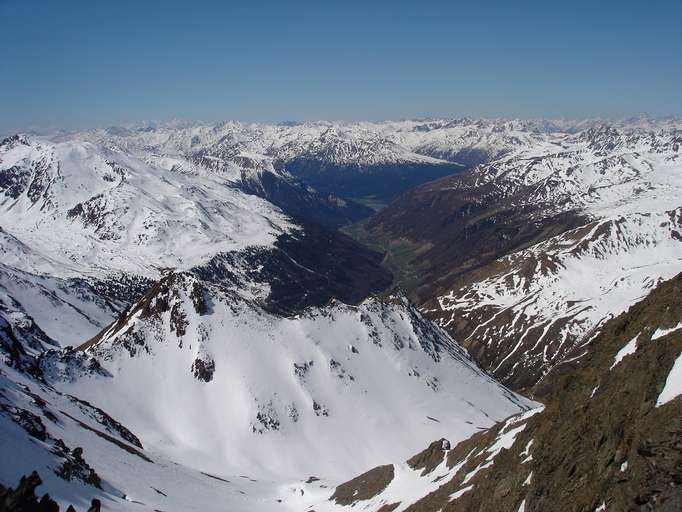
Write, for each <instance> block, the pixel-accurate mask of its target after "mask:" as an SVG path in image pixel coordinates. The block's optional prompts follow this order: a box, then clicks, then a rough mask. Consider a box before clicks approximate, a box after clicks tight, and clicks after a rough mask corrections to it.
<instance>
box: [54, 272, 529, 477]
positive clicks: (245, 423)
mask: <svg viewBox="0 0 682 512" xmlns="http://www.w3.org/2000/svg"><path fill="white" fill-rule="evenodd" d="M87 347H88V348H87V349H86V352H87V354H88V355H90V356H92V357H94V358H96V359H97V360H98V361H99V362H100V363H101V365H102V367H103V368H104V369H105V371H106V373H107V376H102V375H100V374H99V373H96V374H93V375H86V376H83V377H78V378H72V376H71V375H70V373H69V369H68V368H66V369H65V368H63V367H62V365H61V363H60V362H59V361H55V362H54V364H55V366H51V364H50V361H48V362H47V363H46V365H45V369H46V371H47V373H48V375H52V376H54V378H55V381H56V384H55V385H56V386H57V387H58V388H59V389H60V390H62V391H65V392H68V393H69V394H75V395H77V396H79V397H82V398H84V399H86V400H88V401H90V402H92V403H94V404H96V405H98V406H99V407H102V408H103V409H105V410H106V411H108V412H109V413H110V414H113V415H114V416H115V417H117V418H119V419H120V420H121V421H123V422H124V423H125V424H126V425H127V426H128V427H129V428H131V429H133V430H134V431H135V432H136V433H137V434H138V435H139V436H140V438H141V439H142V440H143V442H144V443H145V444H146V445H148V446H150V447H153V449H155V450H157V451H160V452H163V453H165V454H166V455H168V456H170V457H172V458H173V459H174V460H177V461H180V462H182V463H184V464H185V465H188V466H190V467H193V468H195V469H200V470H202V471H208V472H217V473H220V474H231V473H234V472H240V471H241V472H245V473H247V474H256V475H260V476H262V477H263V476H267V477H269V478H279V479H282V478H284V477H287V478H302V477H305V476H308V475H311V474H314V475H317V476H323V477H327V478H338V477H341V476H348V475H351V474H353V473H354V472H356V471H358V470H363V469H367V468H369V467H371V466H372V465H373V464H375V463H377V462H378V461H380V460H382V458H385V457H386V456H387V455H389V454H395V453H398V454H403V455H406V454H409V453H410V451H411V450H414V449H415V448H416V447H417V446H419V444H420V442H423V440H424V439H430V438H432V437H433V436H439V435H441V434H442V433H444V432H445V431H447V432H449V433H450V435H455V436H459V437H461V438H463V437H466V436H468V435H469V434H471V433H472V432H473V431H474V430H475V429H476V428H478V427H485V426H489V425H490V424H491V423H492V422H494V421H497V420H500V419H502V418H504V417H506V416H508V415H510V414H512V413H514V412H517V411H518V410H519V409H520V408H523V407H526V406H527V402H525V401H524V400H523V399H521V398H519V397H518V396H515V395H513V394H511V393H510V392H509V391H507V390H506V389H505V388H503V387H501V386H500V385H499V384H497V383H496V382H495V381H493V380H492V379H490V378H489V377H488V376H487V375H485V374H484V373H483V372H481V371H480V370H479V369H478V368H477V367H476V365H475V364H474V363H473V362H472V361H471V360H470V359H469V357H468V356H467V355H466V353H465V352H464V351H463V350H462V349H461V348H460V347H459V346H457V345H456V344H455V343H454V342H453V341H452V340H451V339H450V338H449V337H448V336H447V335H446V334H445V333H444V332H442V331H441V330H439V329H437V328H435V327H434V326H433V325H432V324H430V323H429V322H428V321H426V320H425V319H423V317H421V315H419V313H418V312H417V311H416V310H415V309H414V308H413V307H411V306H410V305H409V304H408V303H407V302H406V300H405V299H402V298H395V299H394V301H393V302H392V303H384V302H380V301H378V300H377V299H369V300H367V301H365V302H364V303H362V304H361V305H360V306H357V307H355V306H347V305H344V304H340V303H338V304H332V305H330V306H328V307H326V308H322V309H315V308H313V309H309V310H307V311H306V312H305V313H304V314H302V315H298V316H295V317H292V318H283V317H279V316H275V315H272V314H268V313H266V312H265V311H263V310H261V309H260V308H258V307H257V306H256V305H255V304H254V303H253V302H252V301H249V300H246V299H243V298H242V297H240V296H239V295H238V294H237V293H235V292H233V291H231V290H229V289H225V288H222V287H217V286H215V285H210V284H207V283H204V282H201V281H199V280H197V278H196V277H194V276H193V275H191V274H171V275H169V276H168V277H166V278H164V280H163V281H162V282H161V283H160V284H159V285H158V286H157V287H155V289H154V290H152V291H151V292H150V293H148V294H147V295H146V296H145V298H144V299H143V300H142V301H141V302H140V303H139V304H138V305H136V306H135V307H134V308H133V309H132V310H131V312H130V314H129V315H128V317H126V318H123V319H121V320H120V321H119V322H117V323H116V324H115V325H113V326H112V327H111V328H109V329H108V330H105V331H104V332H103V333H102V335H101V336H99V337H97V338H96V339H94V340H93V341H92V342H89V343H88V345H87ZM150 368H153V370H154V371H153V373H151V374H150ZM140 386H144V388H145V393H143V394H141V393H139V392H138V390H139V388H140ZM228 390H229V391H228Z"/></svg>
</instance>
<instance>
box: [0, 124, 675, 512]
mask: <svg viewBox="0 0 682 512" xmlns="http://www.w3.org/2000/svg"><path fill="white" fill-rule="evenodd" d="M680 133H681V132H680V126H679V122H677V121H676V120H664V121H655V120H651V119H648V118H638V119H636V120H629V121H627V122H619V123H610V124H604V123H603V122H600V121H590V120H587V121H580V122H570V121H507V120H470V119H461V120H417V121H400V122H383V123H328V122H318V123H302V124H283V125H267V124H242V123H235V122H228V123H219V124H214V125H208V124H201V123H169V124H158V125H155V124H150V125H145V126H137V127H135V126H132V127H126V128H114V129H105V130H93V131H88V132H81V133H77V134H73V133H70V134H67V133H62V134H60V135H59V136H55V137H51V138H41V137H35V136H22V135H19V136H15V137H10V138H9V139H5V140H4V141H3V142H2V143H0V255H1V256H2V259H1V261H0V361H1V362H0V432H1V433H2V436H0V452H1V453H3V454H4V453H9V454H10V455H11V457H10V458H11V460H13V461H16V463H12V464H8V463H0V484H1V485H2V486H3V487H8V486H15V485H16V484H17V483H18V479H19V477H20V476H21V475H28V474H29V473H31V471H33V470H37V471H38V472H39V474H40V478H42V479H43V481H44V483H43V485H42V487H41V488H39V492H49V493H50V494H51V496H52V497H53V498H55V499H56V500H57V501H58V502H59V504H60V505H62V506H63V507H64V508H65V507H66V505H67V504H70V503H73V504H75V505H76V506H77V507H78V509H86V508H87V506H88V503H89V502H90V499H91V498H98V499H100V500H102V501H103V503H104V508H105V509H110V510H173V509H176V508H177V509H182V510H202V511H204V510H224V509H225V508H226V507H227V508H229V509H230V510H237V511H239V510H244V511H246V510H248V511H252V510H297V511H299V510H308V509H310V508H311V507H312V508H313V509H314V510H327V509H342V507H346V506H349V507H353V506H355V509H359V508H360V507H364V508H366V509H367V510H373V509H380V508H381V507H388V508H389V509H391V508H390V507H392V506H393V504H394V503H395V502H398V501H400V505H397V507H398V508H399V509H404V508H407V507H408V505H410V504H411V503H413V502H416V501H419V502H420V506H424V507H425V508H424V510H432V509H433V510H434V511H435V510H440V509H441V508H443V507H444V506H450V505H448V504H449V503H450V500H455V501H453V502H452V503H453V504H454V505H452V507H456V506H458V505H456V504H457V501H456V498H459V497H462V496H467V492H469V491H472V494H471V495H472V496H474V492H473V491H474V490H476V489H479V488H480V490H476V493H475V496H477V498H476V499H479V498H480V499H481V500H483V501H485V499H487V491H488V490H489V489H490V488H489V487H487V486H486V485H484V480H485V478H486V475H488V474H494V475H497V474H498V472H496V471H497V470H496V469H494V468H503V469H504V468H505V467H513V468H515V469H514V478H516V477H519V478H521V473H523V471H519V469H518V467H517V466H514V465H509V466H505V465H504V464H506V463H503V462H500V461H506V460H508V453H507V452H508V450H509V449H511V448H512V447H513V448H514V450H515V451H514V453H516V451H519V452H522V451H523V450H521V448H523V447H520V445H519V443H520V442H521V441H519V440H523V441H524V442H525V438H526V437H527V436H526V430H525V429H528V430H529V431H532V432H533V433H535V432H538V430H537V429H542V428H544V427H543V425H545V424H544V423H537V421H539V420H536V418H539V417H543V418H545V417H548V418H550V419H551V418H556V417H558V416H556V417H555V416H553V414H554V413H553V412H551V411H550V414H547V413H546V412H542V413H540V412H539V409H537V408H536V406H537V405H538V404H536V403H534V402H531V401H530V400H527V399H525V398H523V397H521V396H519V395H517V394H515V393H513V392H511V391H510V390H508V389H507V388H506V387H504V385H501V384H500V383H499V382H498V381H496V380H495V378H494V376H493V377H491V375H490V374H489V373H486V372H485V371H483V370H481V369H480V368H479V366H477V363H479V362H480V364H482V365H483V366H484V368H485V369H487V370H490V371H491V372H494V373H495V376H497V377H499V378H500V379H504V381H505V382H508V383H510V384H512V385H514V386H516V387H517V388H523V387H527V386H532V385H535V384H536V383H537V382H538V381H540V384H539V385H536V387H535V388H534V389H535V391H536V393H537V394H538V396H543V398H544V395H543V392H545V393H546V392H548V391H547V390H546V389H544V388H543V386H550V387H551V385H554V383H556V382H557V381H556V380H552V379H550V378H549V377H546V378H547V379H550V380H551V382H550V383H549V384H548V383H546V382H545V380H544V379H545V377H544V376H545V375H546V374H547V373H548V372H550V374H551V373H552V370H555V371H556V373H557V374H560V371H561V368H563V366H561V363H570V362H571V361H574V358H576V357H577V358H578V361H581V360H582V358H586V357H587V358H589V357H593V356H594V354H598V355H597V357H601V356H602V355H603V354H602V355H599V354H601V353H600V352H598V350H597V349H598V348H599V347H603V346H604V344H606V345H608V350H609V351H612V350H611V349H612V348H613V347H612V346H611V345H614V346H615V344H617V343H618V344H619V343H620V342H621V341H623V340H621V338H622V337H623V336H624V334H623V333H622V332H620V331H619V330H618V329H620V327H613V325H612V324H607V319H608V318H610V317H612V316H615V315H617V314H619V313H621V312H622V311H624V310H626V309H627V308H628V307H629V306H630V305H632V304H633V303H634V302H636V301H637V300H638V299H640V298H641V297H642V296H644V295H645V294H647V293H649V291H651V290H652V289H654V288H655V287H656V286H657V285H658V284H659V282H660V281H661V280H663V279H666V278H668V277H671V276H672V275H675V274H677V273H678V272H679V270H680V263H681V262H680V256H679V255H678V254H680V251H679V249H680V244H681V243H682V235H680V232H681V231H680V224H681V223H682V211H681V209H682V204H680V202H679V197H682V195H681V194H680V192H682V190H680V189H681V188H682V172H681V168H680V165H681V162H680V142H681V141H682V140H681V138H680ZM460 163H464V164H465V166H468V165H472V164H479V163H480V164H481V165H479V166H477V167H475V168H474V169H472V170H471V171H468V172H464V173H458V174H456V175H454V176H449V177H446V178H442V179H440V180H437V181H434V182H430V183H427V184H426V185H423V186H421V187H419V188H417V189H416V190H414V191H412V192H409V193H408V194H405V195H403V196H401V197H399V198H398V199H396V200H395V201H393V202H392V203H391V205H390V206H388V207H387V208H386V209H384V210H383V211H381V212H380V213H379V214H378V215H376V216H375V217H374V218H373V219H372V220H371V221H370V222H369V224H368V225H369V229H370V233H374V234H375V235H376V237H377V238H376V240H379V241H380V242H381V243H386V247H387V249H388V251H389V256H392V255H393V253H391V251H393V250H394V249H395V248H397V250H398V251H399V252H400V258H402V260H401V261H402V262H403V263H404V262H405V261H406V260H408V259H409V257H410V255H412V261H408V262H407V263H408V267H410V269H412V270H415V269H416V270H417V271H416V272H413V273H412V274H411V277H412V279H415V281H411V284H414V283H416V284H414V286H411V287H409V289H408V293H409V294H410V295H411V296H412V297H415V298H417V299H418V300H419V306H420V307H419V308H417V307H415V306H414V305H412V303H411V302H410V301H409V300H408V299H407V298H406V296H405V295H404V294H402V293H397V292H396V293H390V294H389V293H384V292H385V291H386V289H387V288H388V287H389V286H390V284H391V274H390V273H389V272H388V271H387V270H386V269H385V268H383V267H382V266H381V260H382V255H380V254H378V253H374V252H372V251H369V250H368V249H366V248H364V247H363V246H361V245H360V244H358V243H356V242H354V241H353V240H351V239H349V238H348V237H347V236H345V235H344V234H342V233H340V232H338V231H335V230H333V229H330V226H331V227H336V226H338V225H341V224H344V223H346V222H350V221H354V220H358V219H360V218H362V217H364V216H366V215H368V213H369V212H368V210H367V209H363V208H362V207H360V205H358V204H356V203H353V202H352V201H349V200H348V197H361V196H365V195H371V196H373V197H375V198H382V199H387V198H391V197H393V196H394V195H395V194H396V193H397V191H399V190H405V189H406V188H409V187H411V186H413V185H416V184H419V183H422V182H424V181H427V180H429V179H432V178H436V177H440V176H443V175H445V174H452V173H453V172H455V171H457V172H459V171H461V170H462V169H463V166H462V165H460ZM386 183H389V185H390V186H388V188H382V187H384V186H385V184H386ZM398 279H399V280H400V279H401V275H399V276H398ZM673 288H674V287H673ZM667 289H668V288H666V290H667ZM675 289H676V288H675ZM666 293H668V292H666ZM675 307H676V306H675ZM673 309H674V308H673ZM666 311H668V310H666ZM675 311H676V309H675ZM666 314H667V313H666ZM648 318H649V317H648ZM666 318H667V317H666ZM647 321H649V320H647ZM671 322H672V320H671V319H669V318H667V319H666V320H665V322H664V324H665V325H663V324H661V325H662V327H661V328H663V327H665V328H666V329H671V328H672V329H673V330H674V326H673V324H672V323H671ZM439 324H440V325H439ZM626 324H627V322H626ZM669 324H670V325H669ZM619 325H620V324H619ZM607 326H610V327H608V329H607ZM604 329H607V330H608V333H607V334H608V336H607V337H606V338H605V337H604V335H602V336H601V338H600V337H599V336H600V333H603V332H604ZM614 329H615V331H614ZM623 329H625V330H627V329H629V327H624V328H623ZM614 332H615V333H616V334H615V335H614ZM628 332H629V331H628ZM662 332H663V331H662ZM666 332H667V331H666ZM656 336H658V335H656ZM604 339H606V340H607V341H604ZM455 340H456V341H455ZM594 340H597V344H596V345H595V346H596V347H597V349H595V348H594V347H593V346H592V342H593V341H594ZM600 340H601V341H600ZM614 340H615V341H614ZM652 340H653V335H652ZM458 342H461V343H462V344H463V345H464V346H465V347H466V348H467V349H468V352H467V351H465V350H464V349H463V348H462V347H461V346H460V345H459V344H458ZM74 346H75V347H76V348H74ZM627 346H628V347H630V348H628V349H627V350H629V352H627V351H626V352H627V353H628V354H630V353H631V352H632V347H631V346H630V344H628V345H627ZM661 346H662V347H663V346H664V345H661ZM665 346H666V347H668V345H665ZM620 348H621V347H620V346H619V349H620ZM673 348H674V347H673ZM595 350H597V352H595ZM623 350H625V349H623ZM666 350H667V352H666V355H665V358H666V359H665V361H669V359H670V357H672V356H671V354H672V352H673V351H674V350H672V349H666ZM604 353H606V352H604ZM649 355H651V357H652V358H653V359H651V360H652V361H653V360H655V359H656V358H655V357H654V356H655V355H656V354H654V352H652V353H651V354H649ZM609 358H611V359H612V357H611V355H610V352H609ZM621 359H622V356H621ZM659 360H660V358H659ZM602 363H603V361H602V362H601V363H600V365H601V366H600V367H599V368H600V369H599V371H600V372H601V370H603V368H602V367H603V366H604V365H603V364H602ZM666 364H667V363H666ZM578 366H579V365H578ZM602 373H603V372H602ZM638 375H641V376H647V375H648V374H647V372H640V373H639V374H638ZM662 375H663V373H661V372H658V373H656V379H657V381H656V382H657V383H659V381H660V380H661V376H662ZM588 377H589V379H591V380H590V382H592V380H594V379H592V374H590V375H588ZM642 378H644V377H642ZM589 379H588V380H589ZM614 382H615V381H614ZM600 385H601V384H598V386H600ZM612 386H613V389H616V388H617V385H616V384H612ZM643 386H644V385H643ZM647 386H648V387H647V389H648V390H649V391H651V389H653V388H652V385H649V384H647ZM656 386H658V384H656ZM650 388H651V389H650ZM543 389H544V391H543ZM649 391H647V392H649ZM647 396H648V395H647ZM657 396H658V393H657ZM666 396H667V395H666ZM552 403H554V404H555V405H556V403H558V402H556V403H555V402H552ZM530 408H533V409H532V410H530ZM519 414H520V415H521V416H518V415H519ZM510 416H511V418H510ZM561 418H564V419H563V420H562V421H564V422H565V417H561ZM588 419H589V418H588ZM548 421H550V420H548ZM557 421H558V420H557ZM616 423H617V422H616ZM538 425H540V426H538ZM549 425H550V427H548V428H550V430H551V421H550V423H549ZM638 428H639V427H638ZM472 434H473V437H471V438H470V439H469V440H468V441H466V439H467V438H469V436H472ZM533 435H535V434H533ZM440 438H446V439H447V440H448V441H449V447H448V446H447V445H446V444H444V443H443V442H442V441H437V442H435V443H434V444H432V445H431V446H430V447H429V448H428V449H427V450H426V451H425V452H422V453H421V454H419V455H418V456H416V457H413V458H412V459H410V460H408V462H407V463H405V464H398V463H396V464H393V465H389V466H390V468H392V469H389V466H379V468H383V469H380V470H378V471H374V470H372V471H370V473H367V474H365V475H363V476H362V477H359V478H358V479H354V480H350V481H349V482H348V483H347V484H341V485H339V484H340V482H343V481H345V480H349V479H350V478H352V477H353V476H354V475H356V474H360V473H363V472H365V471H367V470H370V469H371V468H373V467H375V466H377V465H379V464H385V463H386V462H390V461H396V460H405V459H406V458H407V457H409V456H410V455H411V454H413V453H415V452H417V451H418V450H419V449H420V448H423V447H424V446H425V445H426V444H428V443H429V442H431V441H433V440H434V439H436V440H438V439H440ZM547 439H548V442H554V440H553V439H551V438H549V437H547ZM460 441H462V442H463V444H462V445H460V447H455V445H456V443H458V442H460ZM517 441H518V442H517ZM526 444H527V443H526ZM526 444H524V447H525V451H528V446H526ZM607 445H608V446H611V445H610V444H608V443H607ZM453 447H455V448H454V449H453ZM517 448H518V450H517ZM465 452H466V453H465ZM444 454H447V457H445V455H444ZM527 455H528V454H526V455H525V456H527ZM7 460H9V459H7ZM446 460H447V462H446ZM619 460H620V459H619ZM538 467H540V466H538ZM490 468H493V470H492V472H490V473H489V471H488V470H489V469H490ZM434 471H435V473H434ZM500 471H502V470H500ZM389 473H390V475H389ZM389 476H390V478H389ZM526 477H527V475H524V478H526ZM495 478H497V477H495ZM31 481H32V482H34V483H35V479H31ZM25 482H26V481H25ZM382 482H384V483H385V485H384V488H385V489H384V488H382V489H379V492H377V493H374V494H372V492H374V491H375V490H376V489H374V487H372V486H375V487H376V485H379V484H381V483H382ZM470 482H471V483H470ZM472 485H473V486H474V487H470V486H472ZM524 485H526V484H524ZM368 486H370V487H372V489H369V490H368V488H367V487H368ZM441 486H443V488H442V489H441ZM523 489H524V487H523V486H520V487H519V486H516V487H514V492H513V493H509V496H510V497H509V500H508V501H509V502H510V503H511V502H513V506H514V507H515V508H514V510H516V509H517V508H518V504H519V503H517V502H518V501H519V500H517V498H520V492H521V490H523ZM2 492H4V491H3V489H2V488H0V494H2ZM432 492H434V493H439V494H438V497H439V498H438V500H434V501H430V499H426V501H424V500H423V499H422V498H425V496H426V498H428V497H429V496H431V494H430V493H432ZM444 493H445V494H447V496H446V497H445V498H444V499H441V498H442V497H443V496H442V495H443V494H444ZM329 498H331V501H330V500H329ZM512 498H513V499H512ZM469 499H470V498H464V500H465V501H460V502H459V503H465V502H466V503H468V501H466V500H469ZM429 507H431V508H429ZM434 507H435V508H434ZM393 509H395V507H394V508H393ZM454 509H455V510H456V508H454ZM510 510H511V509H510Z"/></svg>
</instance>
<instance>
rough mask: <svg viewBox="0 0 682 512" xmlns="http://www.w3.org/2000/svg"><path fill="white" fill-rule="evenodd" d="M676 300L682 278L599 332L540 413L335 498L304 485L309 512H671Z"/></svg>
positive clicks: (678, 336)
mask: <svg viewBox="0 0 682 512" xmlns="http://www.w3.org/2000/svg"><path fill="white" fill-rule="evenodd" d="M681 298H682V274H681V275H678V276H677V277H675V278H674V279H672V280H670V281H667V282H664V283H663V284H661V285H659V286H658V287H657V288H656V289H655V290H653V291H652V292H651V293H650V294H649V295H648V296H647V297H646V299H644V300H642V301H641V302H639V303H637V304H636V305H635V306H633V307H632V308H630V309H629V310H628V311H627V312H626V313H623V314H622V315H620V316H619V317H617V318H616V319H613V320H611V321H609V322H608V323H607V324H606V325H604V327H603V330H602V331H601V333H600V334H599V335H598V336H597V337H596V338H595V339H594V340H593V342H592V343H591V344H590V346H589V347H588V353H587V354H586V355H583V356H582V357H580V358H579V359H578V360H574V361H572V362H570V363H568V364H564V365H562V366H561V367H558V368H556V369H555V371H554V372H553V373H552V374H550V376H549V377H548V381H551V383H550V382H548V383H547V386H546V387H545V389H547V390H549V389H551V390H552V394H551V395H549V396H546V397H545V400H546V406H545V408H544V409H534V410H532V411H529V412H526V413H524V414H521V415H519V416H515V417H512V418H510V419H508V420H507V421H504V422H501V423H498V424H497V425H496V426H495V427H493V428H492V429H489V430H486V431H483V432H480V433H477V434H475V435H474V436H472V437H471V438H470V439H468V440H467V441H464V442H462V443H460V444H458V445H456V446H454V445H452V446H451V445H450V444H449V443H447V441H445V442H444V441H436V442H434V443H433V444H432V445H431V446H429V447H428V448H427V449H426V450H424V451H422V452H420V453H419V454H417V455H416V456H414V457H412V458H411V459H409V460H408V461H407V463H404V464H390V465H385V466H379V467H376V468H375V469H373V470H371V471H369V472H367V473H365V474H364V475H362V476H360V477H358V478H356V479H353V480H351V481H349V482H347V483H345V484H343V485H341V486H338V487H336V489H334V490H326V491H325V490H323V489H315V488H313V486H310V488H311V489H310V490H311V493H310V494H311V498H310V500H309V501H308V502H307V504H308V506H309V509H310V510H312V509H314V510H317V511H325V510H344V507H345V508H346V509H348V510H366V511H378V510H381V511H384V512H385V511H388V510H391V511H396V512H397V511H404V510H406V511H410V512H436V511H439V510H443V511H447V512H450V511H452V512H455V511H472V512H473V511H480V512H484V511H490V510H499V511H501V512H507V511H508V512H518V511H524V512H534V511H538V512H540V511H547V510H565V511H576V512H577V511H594V510H619V511H620V510H623V511H629V510H632V511H634V510H660V511H673V510H679V509H680V507H681V506H682V493H681V492H680V482H681V481H682V448H681V446H682V425H680V421H679V418H680V415H681V414H682V398H680V395H682V300H681ZM313 493H315V494H316V496H312V494H313ZM351 507H352V508H351Z"/></svg>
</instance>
